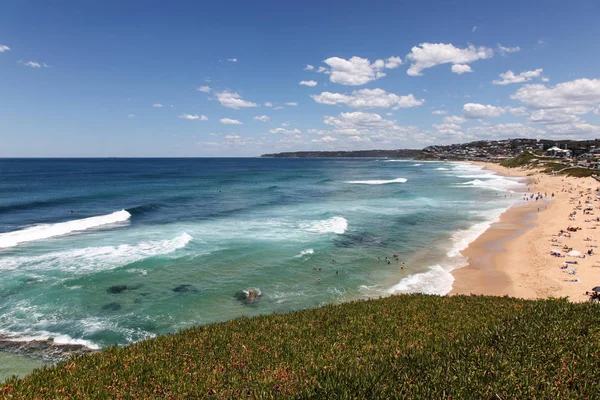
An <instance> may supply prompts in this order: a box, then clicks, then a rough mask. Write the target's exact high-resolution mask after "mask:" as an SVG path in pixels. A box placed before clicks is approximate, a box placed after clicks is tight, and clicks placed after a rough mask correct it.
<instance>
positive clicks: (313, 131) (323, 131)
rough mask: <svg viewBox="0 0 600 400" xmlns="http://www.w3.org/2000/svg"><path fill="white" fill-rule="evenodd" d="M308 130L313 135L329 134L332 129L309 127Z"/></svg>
mask: <svg viewBox="0 0 600 400" xmlns="http://www.w3.org/2000/svg"><path fill="white" fill-rule="evenodd" d="M307 132H308V133H310V134H312V135H329V134H331V131H330V130H328V129H309V130H308V131H307Z"/></svg>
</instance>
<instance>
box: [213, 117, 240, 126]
mask: <svg viewBox="0 0 600 400" xmlns="http://www.w3.org/2000/svg"><path fill="white" fill-rule="evenodd" d="M219 121H220V122H221V123H222V124H225V125H242V123H241V122H240V121H238V120H237V119H231V118H221V119H220V120H219Z"/></svg>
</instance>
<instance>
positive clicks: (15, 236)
mask: <svg viewBox="0 0 600 400" xmlns="http://www.w3.org/2000/svg"><path fill="white" fill-rule="evenodd" d="M130 217H131V214H130V213H129V212H127V211H125V210H121V211H116V212H114V213H112V214H106V215H100V216H97V217H89V218H83V219H76V220H73V221H67V222H59V223H56V224H43V225H35V226H32V227H30V228H25V229H21V230H17V231H12V232H7V233H2V234H0V248H9V247H15V246H18V245H19V244H22V243H28V242H35V241H38V240H44V239H50V238H53V237H57V236H64V235H68V234H71V233H74V232H81V231H85V230H88V229H93V228H98V227H101V226H103V225H109V224H116V223H119V222H125V221H127V220H128V219H129V218H130Z"/></svg>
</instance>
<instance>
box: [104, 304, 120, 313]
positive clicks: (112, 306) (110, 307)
mask: <svg viewBox="0 0 600 400" xmlns="http://www.w3.org/2000/svg"><path fill="white" fill-rule="evenodd" d="M102 309H103V310H105V311H119V310H120V309H121V305H120V304H119V303H108V304H106V305H104V306H102Z"/></svg>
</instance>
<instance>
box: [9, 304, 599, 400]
mask: <svg viewBox="0 0 600 400" xmlns="http://www.w3.org/2000/svg"><path fill="white" fill-rule="evenodd" d="M0 396H3V397H4V398H9V399H13V398H14V399H22V398H23V399H24V398H27V399H29V398H48V399H50V398H51V399H62V398H115V399H116V398H138V399H146V398H196V397H200V398H315V399H321V398H340V399H347V398H427V399H442V398H444V399H472V398H486V399H491V398H493V399H514V398H521V399H524V398H548V399H567V398H568V399H575V398H589V399H592V398H599V396H600V306H598V305H595V304H591V303H588V304H572V303H569V302H567V301H566V300H564V299H560V300H538V301H530V300H529V301H528V300H519V299H512V298H507V297H504V298H499V297H484V296H470V297H469V296H453V297H438V296H426V295H403V296H394V297H390V298H385V299H379V300H370V301H359V302H354V303H347V304H343V305H329V306H325V307H322V308H318V309H313V310H306V311H301V312H296V313H291V314H285V315H275V314H274V315H268V316H262V317H255V318H251V319H247V318H242V319H236V320H233V321H229V322H225V323H221V324H216V325H211V326H204V327H197V328H192V329H188V330H185V331H182V332H180V333H178V334H174V335H169V336H162V337H158V338H156V339H153V340H148V341H144V342H140V343H137V344H134V345H131V346H128V347H124V348H116V347H114V348H110V349H107V350H105V351H103V352H100V353H96V354H92V355H88V356H80V357H78V358H74V359H72V360H71V361H68V362H64V363H61V364H58V365H56V366H54V367H51V368H45V369H42V370H37V371H34V372H33V373H32V374H31V375H29V376H28V377H26V378H24V379H21V380H19V379H16V378H13V379H11V380H8V381H7V382H6V383H5V384H4V386H0Z"/></svg>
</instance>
